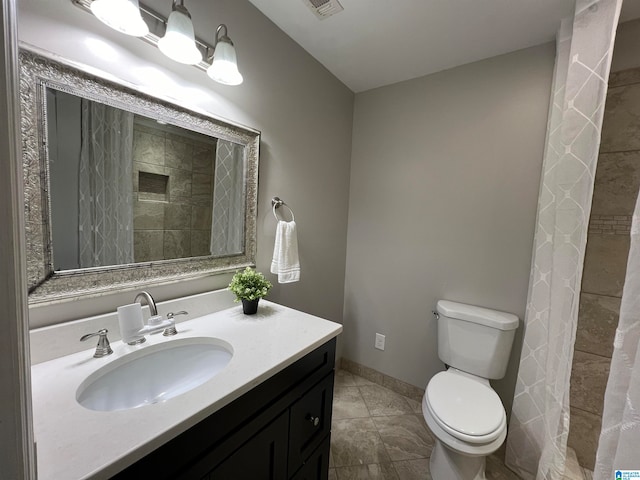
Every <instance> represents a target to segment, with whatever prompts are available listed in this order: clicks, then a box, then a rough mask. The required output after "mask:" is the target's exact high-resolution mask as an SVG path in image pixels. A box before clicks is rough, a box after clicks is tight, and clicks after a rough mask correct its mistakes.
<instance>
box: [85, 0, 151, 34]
mask: <svg viewBox="0 0 640 480" xmlns="http://www.w3.org/2000/svg"><path fill="white" fill-rule="evenodd" d="M91 12H92V13H93V14H94V15H95V16H96V17H97V18H98V20H100V21H101V22H102V23H104V24H105V25H108V26H109V27H111V28H113V29H114V30H117V31H119V32H122V33H124V34H126V35H132V36H134V37H144V36H145V35H146V34H148V33H149V27H148V26H147V24H146V23H145V21H144V20H143V19H142V16H141V15H140V5H139V4H138V0H94V1H93V3H91Z"/></svg>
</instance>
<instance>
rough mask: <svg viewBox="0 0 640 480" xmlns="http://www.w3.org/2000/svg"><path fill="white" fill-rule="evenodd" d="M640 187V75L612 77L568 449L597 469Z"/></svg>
mask: <svg viewBox="0 0 640 480" xmlns="http://www.w3.org/2000/svg"><path fill="white" fill-rule="evenodd" d="M639 188H640V68H637V69H631V70H624V71H620V72H615V73H612V74H611V77H610V79H609V91H608V94H607V104H606V108H605V117H604V124H603V127H602V142H601V146H600V156H599V158H598V168H597V171H596V178H595V186H594V193H593V204H592V209H591V218H590V222H589V236H588V240H587V251H586V256H585V263H584V273H583V277H582V292H581V297H580V311H579V314H578V330H577V334H576V344H575V352H574V358H573V370H572V373H571V401H570V405H571V426H570V433H569V446H571V447H573V448H574V449H575V451H576V455H577V457H578V461H579V463H580V465H582V466H583V467H586V468H588V469H590V470H593V466H594V463H595V455H596V449H597V446H598V437H599V435H600V427H601V423H602V407H603V401H604V392H605V388H606V385H607V378H608V376H609V366H610V363H611V355H612V353H613V339H614V336H615V330H616V327H617V325H618V315H619V313H620V299H621V297H622V288H623V286H624V277H625V273H626V267H627V257H628V254H629V232H630V227H631V216H632V214H633V210H634V207H635V201H636V197H637V195H638V190H639Z"/></svg>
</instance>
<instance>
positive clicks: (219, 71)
mask: <svg viewBox="0 0 640 480" xmlns="http://www.w3.org/2000/svg"><path fill="white" fill-rule="evenodd" d="M207 75H209V76H210V77H211V78H212V79H213V80H215V81H216V82H218V83H222V84H224V85H240V84H241V83H242V81H243V78H242V74H241V73H240V72H239V71H238V62H237V60H236V49H235V48H234V46H233V45H231V44H230V43H228V42H225V41H219V42H218V43H217V45H216V49H215V52H214V53H213V63H212V64H211V66H210V67H209V68H208V69H207Z"/></svg>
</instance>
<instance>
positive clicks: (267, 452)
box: [203, 413, 288, 480]
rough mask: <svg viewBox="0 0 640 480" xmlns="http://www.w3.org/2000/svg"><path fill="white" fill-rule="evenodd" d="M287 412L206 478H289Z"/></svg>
mask: <svg viewBox="0 0 640 480" xmlns="http://www.w3.org/2000/svg"><path fill="white" fill-rule="evenodd" d="M287 425H288V419H287V415H286V413H283V414H282V415H280V416H279V417H278V418H277V419H275V420H274V421H273V422H271V423H270V424H269V425H268V426H267V427H265V428H264V429H263V430H262V431H260V432H259V433H258V434H257V435H255V436H254V437H253V438H251V439H250V440H249V441H248V442H247V443H245V444H244V445H243V446H242V447H240V448H238V449H237V450H236V451H235V452H234V453H233V454H232V455H231V456H229V457H228V458H227V459H226V460H224V461H223V462H222V463H221V464H220V465H218V466H217V467H216V468H215V469H214V470H213V471H212V472H210V474H209V475H207V476H205V477H203V480H239V479H245V478H246V479H251V480H277V479H284V478H286V468H285V463H286V459H287Z"/></svg>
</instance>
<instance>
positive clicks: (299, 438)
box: [289, 371, 334, 476]
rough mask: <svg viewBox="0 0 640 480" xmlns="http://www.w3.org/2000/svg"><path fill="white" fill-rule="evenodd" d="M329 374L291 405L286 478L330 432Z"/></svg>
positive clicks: (330, 381) (331, 381)
mask: <svg viewBox="0 0 640 480" xmlns="http://www.w3.org/2000/svg"><path fill="white" fill-rule="evenodd" d="M333 377H334V376H333V371H332V372H331V373H330V374H329V375H327V376H326V377H324V378H323V379H322V380H321V381H320V382H319V383H317V384H316V385H315V386H314V387H313V388H311V389H310V390H309V391H308V392H306V393H305V394H304V395H303V396H302V397H301V398H300V399H299V400H298V401H297V402H295V403H294V404H293V405H292V406H291V410H290V416H289V475H290V476H291V475H292V474H293V473H294V472H295V471H296V470H298V468H300V466H301V465H302V464H303V462H304V461H305V460H306V459H307V458H308V457H309V456H310V455H311V453H312V452H313V451H314V450H315V449H316V448H317V447H318V445H320V443H322V441H323V440H324V439H325V437H327V435H328V434H329V432H330V431H331V411H332V409H331V407H332V400H333Z"/></svg>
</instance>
